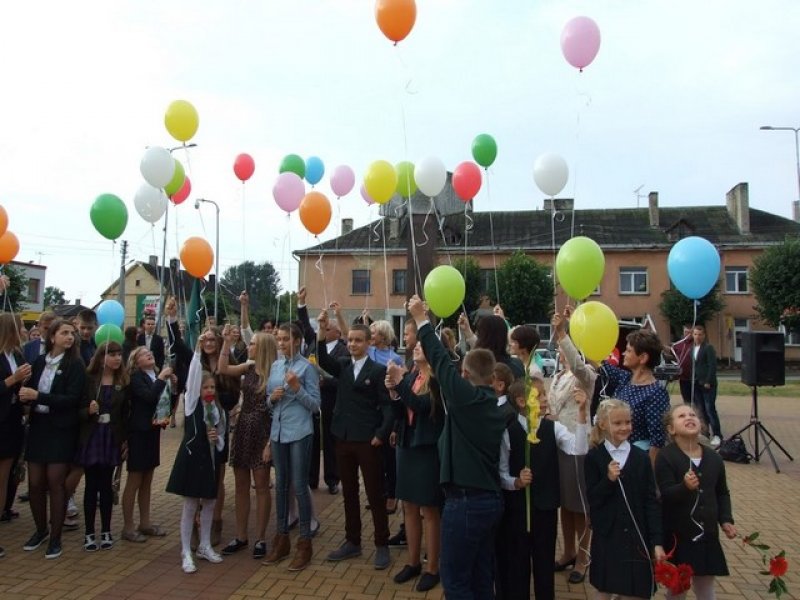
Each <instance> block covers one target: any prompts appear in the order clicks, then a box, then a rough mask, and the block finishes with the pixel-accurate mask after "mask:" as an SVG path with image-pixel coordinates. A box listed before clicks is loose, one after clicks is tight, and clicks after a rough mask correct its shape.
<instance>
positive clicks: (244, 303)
mask: <svg viewBox="0 0 800 600" xmlns="http://www.w3.org/2000/svg"><path fill="white" fill-rule="evenodd" d="M239 308H240V310H241V315H240V317H239V320H240V321H241V324H240V326H239V331H241V332H242V340H243V341H244V343H245V344H249V343H250V340H252V339H253V330H252V329H251V327H250V294H248V293H247V291H243V292H242V293H241V294H239Z"/></svg>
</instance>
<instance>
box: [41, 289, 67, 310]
mask: <svg viewBox="0 0 800 600" xmlns="http://www.w3.org/2000/svg"><path fill="white" fill-rule="evenodd" d="M43 303H44V307H45V308H52V307H53V306H61V305H62V304H66V303H67V299H66V294H64V290H62V289H61V288H57V287H56V286H54V285H48V286H47V287H45V288H44V301H43Z"/></svg>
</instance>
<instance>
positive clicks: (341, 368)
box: [318, 310, 499, 569]
mask: <svg viewBox="0 0 800 600" xmlns="http://www.w3.org/2000/svg"><path fill="white" fill-rule="evenodd" d="M318 322H319V332H318V352H319V366H320V367H322V368H323V369H324V370H325V371H327V372H328V373H330V375H332V376H333V377H335V378H336V379H337V380H338V382H337V392H336V405H335V406H334V409H333V423H332V425H331V433H332V434H333V436H334V438H335V440H336V441H335V451H336V463H337V465H338V467H339V476H340V477H341V481H342V495H343V497H344V515H345V541H344V543H343V544H342V545H341V546H340V547H339V548H337V549H336V550H334V551H333V552H331V553H330V554H329V555H328V560H331V561H339V560H345V559H347V558H353V557H356V556H360V555H361V506H360V503H359V495H358V492H359V486H358V470H359V468H360V469H361V475H362V477H363V478H364V488H365V489H366V492H367V500H368V502H369V505H370V510H371V512H372V523H373V525H374V527H375V547H376V549H375V562H374V564H375V568H376V569H385V568H387V567H388V566H389V562H390V557H389V546H388V541H389V519H388V517H387V515H386V504H385V503H384V501H383V460H382V452H381V446H382V445H383V444H386V443H388V439H389V433H390V430H391V427H392V419H393V412H392V407H391V405H390V403H389V402H390V401H389V393H388V391H387V390H386V386H385V384H384V380H385V378H386V367H384V366H382V365H379V364H378V363H376V362H374V361H373V360H371V359H370V358H369V356H368V355H367V348H368V347H369V339H370V332H369V328H368V327H367V326H365V325H360V324H359V325H353V326H352V327H351V328H350V330H349V332H348V334H347V349H348V350H349V351H350V356H351V358H345V357H340V358H338V359H336V358H333V357H331V356H329V355H328V344H327V342H325V336H326V335H327V331H328V325H329V323H330V321H329V319H328V313H327V311H325V310H324V311H322V313H320V316H319V318H318ZM498 444H499V442H498ZM498 447H499V446H498Z"/></svg>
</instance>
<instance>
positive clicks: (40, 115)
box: [0, 0, 800, 305]
mask: <svg viewBox="0 0 800 600" xmlns="http://www.w3.org/2000/svg"><path fill="white" fill-rule="evenodd" d="M417 6H418V15H417V23H416V26H415V28H414V30H413V31H412V32H411V35H410V36H409V37H408V38H407V39H406V40H405V41H403V42H401V44H400V45H399V46H398V47H393V46H392V44H391V43H390V42H389V41H388V40H386V38H384V37H383V35H382V34H381V33H380V31H379V30H378V28H377V26H376V24H375V21H374V16H373V7H374V3H373V2H372V1H370V0H327V1H324V0H292V1H290V2H274V1H270V2H266V1H262V2H257V1H252V0H250V1H248V0H226V1H224V2H223V1H221V0H217V1H213V2H212V1H206V0H192V1H188V0H170V1H168V2H165V1H163V0H161V1H156V0H130V1H123V0H114V1H113V2H109V1H106V0H104V1H92V2H88V1H87V2H83V1H80V0H76V1H74V2H61V1H55V0H47V1H44V2H15V3H9V4H7V5H4V7H3V10H2V17H0V56H2V59H1V60H0V69H2V79H0V81H1V82H2V93H0V173H2V176H0V204H2V205H3V206H4V207H5V208H6V210H7V211H8V213H9V217H10V226H9V228H10V229H11V230H12V231H14V232H15V233H16V234H17V235H18V237H19V239H20V244H21V249H20V253H19V255H18V257H17V260H22V261H34V262H37V263H38V262H41V263H43V264H45V265H47V267H48V269H47V284H48V285H55V286H58V287H60V288H62V289H63V290H65V291H66V293H67V297H68V298H69V299H74V298H76V297H80V298H82V299H83V301H84V304H89V305H91V304H94V303H95V302H97V301H98V300H99V294H100V293H101V292H102V291H103V290H104V289H105V288H106V287H108V285H109V284H110V283H111V282H112V280H113V278H114V277H115V276H116V274H117V273H118V269H119V253H118V249H117V250H115V249H114V248H113V247H112V244H111V242H108V241H106V240H105V239H104V238H102V237H101V236H100V235H99V234H98V233H97V232H96V231H95V230H94V228H93V227H92V225H91V222H90V220H89V207H90V206H91V204H92V201H93V200H94V198H95V197H96V196H97V195H99V194H101V193H106V192H110V193H114V194H117V195H118V196H120V197H121V198H122V199H123V200H125V202H126V204H127V205H128V210H129V213H130V216H129V222H128V228H127V230H126V231H125V233H124V234H123V236H122V238H123V239H127V240H128V241H129V242H130V244H131V251H132V257H133V258H136V259H141V260H146V259H147V257H148V255H150V254H157V255H159V256H160V255H161V244H162V239H163V232H162V229H161V225H159V226H157V227H155V228H152V227H151V226H150V225H149V224H148V223H146V222H144V221H143V220H142V219H141V218H140V217H139V215H138V214H137V213H136V211H135V209H134V208H133V195H134V192H135V191H136V189H137V188H138V186H139V184H140V183H141V181H142V177H141V175H140V173H139V161H140V158H141V156H142V153H143V151H144V149H145V147H146V146H148V145H162V146H171V145H174V144H175V142H174V140H172V139H171V138H170V136H169V134H168V133H167V132H166V130H165V128H164V124H163V116H164V111H165V109H166V107H167V105H168V104H169V103H170V102H171V101H172V100H174V99H178V98H183V99H186V100H189V101H191V102H192V103H193V104H194V105H195V106H196V108H197V110H198V112H199V114H200V128H199V131H198V133H197V135H196V136H195V138H194V139H193V140H192V141H194V142H196V143H197V144H198V146H197V147H196V148H193V149H192V150H191V151H190V155H189V158H188V161H187V158H186V156H185V155H184V154H183V152H182V151H180V152H177V153H176V154H175V156H176V157H178V158H179V159H181V160H182V162H183V163H184V164H185V165H186V166H187V171H188V172H189V175H190V178H191V180H192V185H193V192H192V195H191V196H190V198H189V200H188V201H186V202H185V203H184V204H182V205H181V206H179V207H177V208H174V207H171V208H170V215H169V219H170V225H169V232H168V237H167V239H168V254H169V255H170V256H175V255H177V248H178V247H179V245H180V243H182V240H183V239H185V238H186V237H188V236H190V235H203V236H205V237H206V238H207V239H208V240H209V242H210V243H211V244H212V246H213V244H214V213H213V209H212V208H211V207H210V206H209V207H204V208H202V209H201V210H200V211H197V210H195V208H194V200H195V198H197V197H204V198H210V199H213V200H215V201H217V202H218V203H219V204H220V206H221V211H222V213H221V214H222V226H221V245H222V251H221V253H220V263H221V270H222V271H224V269H225V268H226V267H228V266H231V265H234V264H237V263H239V262H241V261H242V260H243V258H244V257H247V258H250V259H252V260H255V261H257V262H261V261H263V260H270V261H271V262H273V264H275V266H276V268H278V269H279V270H280V272H281V275H282V283H283V285H284V287H285V288H286V289H296V287H297V282H298V273H297V268H296V266H293V265H294V262H293V261H292V260H291V258H290V250H291V249H298V248H304V247H307V246H309V245H312V244H313V243H315V242H314V240H313V238H312V237H311V236H310V235H309V234H307V233H306V232H305V230H304V229H302V227H301V226H300V225H299V220H298V218H297V216H296V215H293V216H292V217H291V223H292V226H291V227H290V228H287V227H286V226H285V224H286V216H285V214H283V213H282V212H281V211H280V210H279V209H278V208H277V206H276V205H275V203H274V200H273V198H272V192H271V190H272V184H273V182H274V180H275V177H276V176H277V168H278V164H279V162H280V159H281V157H282V156H283V155H285V154H287V153H297V154H300V155H301V156H304V157H307V156H309V155H312V154H313V155H317V156H319V157H321V158H322V160H323V161H324V163H325V165H326V169H327V173H326V177H325V179H324V180H323V181H322V182H321V183H320V184H319V185H318V186H317V189H319V190H320V191H322V192H323V193H327V194H330V187H329V184H328V177H327V174H329V173H330V172H331V171H332V170H333V168H334V167H335V166H336V165H339V164H347V165H350V166H351V167H352V168H353V169H354V170H355V172H356V177H357V180H358V181H359V182H360V180H361V178H362V176H363V174H364V172H365V171H366V168H367V166H368V165H369V164H370V163H371V162H372V161H374V160H377V159H386V160H389V161H391V162H392V163H396V162H398V161H400V160H404V159H407V160H411V161H416V160H419V159H420V158H422V157H425V156H429V155H433V156H438V157H440V158H441V159H442V160H443V161H444V162H445V164H446V165H447V167H448V168H449V169H452V168H453V167H455V166H456V165H457V164H458V163H459V162H461V161H462V160H467V159H471V154H470V145H471V142H472V139H473V138H474V136H475V135H476V134H478V133H482V132H486V133H490V134H491V135H493V136H494V137H495V139H496V140H497V144H498V148H499V152H498V157H497V161H496V162H495V164H494V166H493V167H492V168H491V169H490V171H489V180H490V187H491V197H489V196H488V195H487V193H486V186H485V185H484V188H483V190H482V191H481V193H480V194H479V195H478V197H477V198H476V202H475V207H476V210H490V209H494V210H525V209H533V208H538V207H541V206H542V197H543V194H542V193H541V192H539V191H538V189H537V188H536V186H535V184H534V182H533V177H532V165H533V162H534V160H535V159H536V157H537V156H538V155H539V154H541V153H543V152H546V151H554V152H557V153H559V154H561V155H562V156H563V157H564V158H565V159H566V160H567V162H568V163H569V166H570V170H571V172H570V180H569V182H568V184H567V187H566V188H565V190H564V192H563V193H562V194H561V195H562V196H567V197H574V198H575V205H576V207H577V208H579V209H580V208H597V207H635V206H636V194H635V193H634V190H635V189H636V188H639V186H643V187H642V188H641V193H642V194H644V195H645V196H646V194H647V192H649V191H658V192H659V193H660V202H661V205H662V206H680V205H720V204H723V203H724V198H725V192H726V191H727V190H729V189H730V188H731V187H733V186H734V185H735V184H736V183H738V182H740V181H746V182H749V184H750V203H751V206H752V207H755V208H759V209H762V210H767V211H770V212H773V213H775V214H778V215H782V216H785V217H789V216H790V215H791V202H792V200H794V199H796V198H797V196H798V189H797V178H796V171H795V155H794V151H795V148H794V136H793V134H792V133H791V132H763V131H759V126H761V125H775V126H800V77H798V75H797V66H796V65H797V57H798V56H800V35H798V31H797V25H798V24H800V3H798V2H796V0H764V1H763V2H752V1H745V0H704V1H702V2H697V1H693V2H689V1H685V0H677V1H671V2H666V1H655V0H637V1H628V2H622V1H621V0H592V1H591V2H588V1H571V0H560V1H551V0H543V1H539V2H531V1H529V0H503V1H502V2H498V1H497V0H417ZM578 15H587V16H590V17H592V18H593V19H594V20H595V21H596V22H597V24H598V25H599V27H600V30H601V33H602V45H601V48H600V52H599V54H598V56H597V59H596V60H595V61H594V63H592V64H591V65H590V66H589V67H588V68H587V69H586V70H585V71H584V72H583V73H578V72H577V71H576V70H575V69H574V68H572V67H571V66H569V64H568V63H567V62H566V61H565V60H564V58H563V56H562V55H561V49H560V46H559V38H560V34H561V30H562V28H563V26H564V24H565V23H566V22H567V21H568V20H569V19H571V18H572V17H575V16H578ZM240 152H248V153H250V154H251V155H252V156H253V157H254V158H255V162H256V172H255V175H254V176H253V178H252V179H251V180H250V181H249V182H248V183H247V185H246V186H244V190H243V186H242V185H241V183H239V181H238V180H237V179H236V178H235V177H234V174H233V171H232V165H233V160H234V157H235V156H236V155H237V154H238V153H240ZM357 187H358V184H357V186H356V189H355V190H354V191H353V192H352V193H351V194H350V195H349V196H347V197H344V198H342V199H341V200H339V201H338V202H337V200H336V199H335V197H333V196H332V195H331V196H330V198H331V201H332V202H333V204H334V220H333V222H332V224H331V226H330V227H329V229H328V231H326V232H325V234H323V236H321V238H322V239H329V238H330V237H332V236H333V235H334V234H335V233H336V231H337V229H338V222H337V220H338V219H340V218H343V217H352V218H354V219H355V221H356V225H361V224H364V223H365V222H367V220H368V219H369V218H370V217H372V218H375V217H376V216H377V211H375V210H374V209H373V210H372V212H371V210H370V209H369V208H368V207H367V206H366V205H365V203H364V202H363V201H362V200H361V197H360V196H359V194H358V189H357ZM646 203H647V201H646V197H645V198H643V200H642V206H646ZM243 217H245V218H246V223H247V226H246V228H245V227H243V223H244V222H245V219H243ZM176 224H177V227H176ZM287 232H289V233H287ZM243 239H244V243H243Z"/></svg>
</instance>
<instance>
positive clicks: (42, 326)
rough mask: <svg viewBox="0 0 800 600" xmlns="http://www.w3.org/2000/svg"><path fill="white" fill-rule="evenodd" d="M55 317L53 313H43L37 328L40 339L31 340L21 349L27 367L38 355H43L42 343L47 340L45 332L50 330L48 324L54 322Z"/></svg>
mask: <svg viewBox="0 0 800 600" xmlns="http://www.w3.org/2000/svg"><path fill="white" fill-rule="evenodd" d="M55 318H56V315H55V313H53V312H50V311H45V312H43V313H42V314H41V316H40V317H39V322H38V323H37V327H38V328H39V334H40V337H39V339H38V340H31V341H29V342H27V343H26V344H25V345H24V346H23V347H22V355H23V356H24V357H25V362H26V363H28V364H29V365H32V364H33V361H35V360H36V359H37V358H38V357H39V355H40V354H44V343H45V340H46V339H47V330H48V329H50V324H51V323H52V322H53V321H55Z"/></svg>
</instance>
